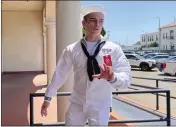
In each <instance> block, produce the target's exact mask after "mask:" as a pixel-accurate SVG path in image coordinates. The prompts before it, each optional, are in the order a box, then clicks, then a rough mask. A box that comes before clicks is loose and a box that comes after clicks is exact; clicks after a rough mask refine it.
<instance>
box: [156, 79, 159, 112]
mask: <svg viewBox="0 0 176 127" xmlns="http://www.w3.org/2000/svg"><path fill="white" fill-rule="evenodd" d="M156 87H157V88H158V87H159V84H158V79H157V80H156ZM156 110H159V96H158V93H156Z"/></svg>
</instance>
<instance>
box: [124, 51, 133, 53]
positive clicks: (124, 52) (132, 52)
mask: <svg viewBox="0 0 176 127" xmlns="http://www.w3.org/2000/svg"><path fill="white" fill-rule="evenodd" d="M123 53H124V54H134V53H135V52H134V51H123Z"/></svg>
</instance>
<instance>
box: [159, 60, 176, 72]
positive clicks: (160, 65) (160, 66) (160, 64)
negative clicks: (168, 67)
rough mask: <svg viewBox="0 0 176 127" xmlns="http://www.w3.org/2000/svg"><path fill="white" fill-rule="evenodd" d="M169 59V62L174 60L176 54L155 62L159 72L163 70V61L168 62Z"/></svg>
mask: <svg viewBox="0 0 176 127" xmlns="http://www.w3.org/2000/svg"><path fill="white" fill-rule="evenodd" d="M169 61H171V62H172V61H176V56H170V57H169V58H168V59H165V60H160V61H158V62H156V64H157V68H158V70H159V71H160V72H163V69H164V67H165V63H166V62H169Z"/></svg>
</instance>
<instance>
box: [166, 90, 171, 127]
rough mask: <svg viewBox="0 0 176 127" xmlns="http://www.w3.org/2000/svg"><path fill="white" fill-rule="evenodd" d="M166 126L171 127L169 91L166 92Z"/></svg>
mask: <svg viewBox="0 0 176 127" xmlns="http://www.w3.org/2000/svg"><path fill="white" fill-rule="evenodd" d="M166 107H167V126H170V125H171V110H170V91H167V92H166Z"/></svg>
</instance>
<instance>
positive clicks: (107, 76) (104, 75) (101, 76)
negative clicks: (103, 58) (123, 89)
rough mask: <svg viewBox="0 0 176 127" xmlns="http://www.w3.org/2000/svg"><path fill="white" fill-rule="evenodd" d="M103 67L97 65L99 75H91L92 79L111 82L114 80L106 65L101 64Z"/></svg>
mask: <svg viewBox="0 0 176 127" xmlns="http://www.w3.org/2000/svg"><path fill="white" fill-rule="evenodd" d="M103 66H104V68H103ZM103 66H101V65H99V67H100V70H101V73H100V74H96V75H93V76H92V77H93V78H99V79H105V80H108V81H113V80H114V73H113V72H112V70H111V69H110V67H109V66H107V65H106V64H103Z"/></svg>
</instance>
